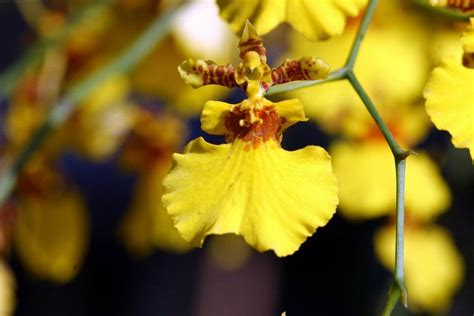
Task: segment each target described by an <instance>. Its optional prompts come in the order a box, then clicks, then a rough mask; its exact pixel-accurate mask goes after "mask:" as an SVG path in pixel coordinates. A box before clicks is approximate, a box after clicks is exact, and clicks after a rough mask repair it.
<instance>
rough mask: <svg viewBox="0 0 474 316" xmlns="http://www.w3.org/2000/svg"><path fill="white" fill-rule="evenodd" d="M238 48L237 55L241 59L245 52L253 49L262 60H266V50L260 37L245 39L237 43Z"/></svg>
mask: <svg viewBox="0 0 474 316" xmlns="http://www.w3.org/2000/svg"><path fill="white" fill-rule="evenodd" d="M239 48H240V54H239V57H240V58H241V59H243V58H244V56H245V54H247V53H248V52H251V51H254V52H256V53H257V54H258V55H259V56H260V58H261V59H262V60H263V61H265V62H266V60H267V51H266V49H265V47H264V46H263V41H262V39H260V38H249V39H248V40H247V41H245V42H241V43H239Z"/></svg>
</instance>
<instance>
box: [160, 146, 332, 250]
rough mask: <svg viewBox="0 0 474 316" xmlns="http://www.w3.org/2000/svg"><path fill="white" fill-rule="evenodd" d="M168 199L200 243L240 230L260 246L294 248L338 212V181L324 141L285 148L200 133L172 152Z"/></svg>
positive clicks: (182, 226) (180, 223) (177, 219)
mask: <svg viewBox="0 0 474 316" xmlns="http://www.w3.org/2000/svg"><path fill="white" fill-rule="evenodd" d="M164 188H165V190H164V192H165V194H164V195H163V202H164V204H165V207H166V208H167V210H168V213H169V214H170V215H171V216H172V217H173V219H174V223H175V226H176V228H177V229H178V231H179V232H180V234H181V235H182V236H183V237H184V238H185V239H186V240H188V241H190V242H191V244H193V245H197V246H200V245H202V243H203V241H204V239H205V237H206V236H207V235H210V234H226V233H234V234H238V235H242V236H243V237H244V238H245V240H246V241H247V243H249V244H250V245H251V246H253V247H254V248H256V249H257V250H258V251H265V250H269V249H272V250H274V251H275V253H276V254H277V255H278V256H286V255H290V254H292V253H294V252H295V251H296V250H297V249H298V248H299V246H300V245H301V244H302V243H303V242H304V241H305V239H306V238H307V237H308V236H311V235H312V234H313V233H314V232H315V230H316V229H317V228H318V227H321V226H324V225H326V223H327V222H328V221H329V219H330V218H331V216H332V215H333V214H334V212H335V208H336V205H337V203H338V199H337V181H336V178H335V176H334V174H333V173H332V170H331V162H330V157H329V155H328V154H327V153H326V152H325V151H324V150H323V149H322V148H320V147H315V146H308V147H306V148H304V149H301V150H297V151H292V152H289V151H285V150H283V149H281V147H280V146H279V144H278V143H276V142H275V141H268V142H265V143H263V144H261V145H260V146H258V147H257V148H256V149H248V146H246V144H244V142H242V141H240V140H236V141H234V143H232V144H224V145H211V144H209V143H207V142H205V141H204V140H203V139H202V138H198V139H196V140H194V141H192V142H191V143H189V145H188V146H187V149H186V151H185V154H175V155H174V167H173V168H172V170H171V171H170V173H169V174H168V176H167V177H166V178H165V180H164Z"/></svg>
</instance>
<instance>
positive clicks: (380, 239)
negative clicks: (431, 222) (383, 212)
mask: <svg viewBox="0 0 474 316" xmlns="http://www.w3.org/2000/svg"><path fill="white" fill-rule="evenodd" d="M374 244H375V252H376V254H377V256H378V257H379V259H380V261H381V262H382V264H383V265H384V266H385V267H387V268H388V269H393V267H394V260H395V229H394V227H393V226H387V227H384V228H382V229H381V230H379V231H378V232H377V233H376V234H375V236H374ZM463 276H464V262H463V259H462V257H461V255H460V253H459V251H458V250H457V249H456V246H455V244H454V241H453V239H452V237H451V235H450V234H449V232H447V231H446V230H445V229H443V228H441V227H438V226H425V227H412V228H410V227H408V228H407V229H406V230H405V284H406V287H407V290H408V297H409V304H408V306H409V307H411V308H413V309H415V310H416V309H421V310H424V311H429V312H432V313H441V314H443V313H444V312H446V311H447V309H448V308H449V306H450V304H451V300H452V297H453V295H454V294H455V293H456V291H457V290H458V289H459V287H460V285H461V284H462V282H463Z"/></svg>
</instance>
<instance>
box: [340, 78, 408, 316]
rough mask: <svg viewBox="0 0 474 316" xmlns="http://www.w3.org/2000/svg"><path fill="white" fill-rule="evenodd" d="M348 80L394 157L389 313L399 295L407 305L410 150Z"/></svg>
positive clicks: (361, 90) (386, 312)
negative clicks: (407, 159) (407, 212)
mask: <svg viewBox="0 0 474 316" xmlns="http://www.w3.org/2000/svg"><path fill="white" fill-rule="evenodd" d="M348 80H349V82H350V83H351V84H352V87H353V88H354V90H355V91H356V92H357V94H358V95H359V97H360V99H361V100H362V102H364V104H365V107H366V108H367V110H368V111H369V113H370V115H371V116H372V118H373V120H374V121H375V123H376V124H377V126H378V127H379V129H380V131H381V132H382V134H383V136H384V138H385V140H386V141H387V143H388V145H389V147H390V150H391V151H392V154H393V156H394V158H395V172H396V179H397V192H396V194H397V198H396V220H397V223H396V242H395V272H394V280H393V284H392V286H391V287H390V290H389V294H388V300H387V304H386V306H385V308H384V311H383V314H382V315H391V312H392V310H393V308H394V307H395V305H396V303H397V301H398V299H399V298H400V297H401V300H402V303H403V305H405V307H407V291H406V288H405V278H404V226H405V220H404V217H405V202H404V196H405V165H406V160H405V159H406V158H407V157H408V156H409V155H410V151H406V150H403V149H402V148H401V147H400V145H399V144H398V143H397V141H396V140H395V138H394V137H393V135H392V133H391V132H390V130H389V128H388V127H387V125H386V124H385V123H384V121H383V119H382V117H381V116H380V114H379V113H378V111H377V109H376V108H375V105H374V104H373V103H372V101H371V100H370V98H369V96H368V95H367V93H366V92H365V90H364V88H363V87H362V86H361V84H360V82H359V81H358V80H357V77H356V76H355V75H354V73H353V72H348Z"/></svg>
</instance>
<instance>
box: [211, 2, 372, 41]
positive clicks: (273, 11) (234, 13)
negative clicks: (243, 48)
mask: <svg viewBox="0 0 474 316" xmlns="http://www.w3.org/2000/svg"><path fill="white" fill-rule="evenodd" d="M217 4H218V6H219V8H220V15H221V17H222V18H223V19H224V20H226V21H227V22H229V24H230V27H231V28H232V30H234V32H236V33H237V34H239V33H241V32H242V30H243V28H244V25H245V21H246V20H247V19H250V20H251V22H252V23H253V24H254V25H255V27H256V29H257V31H258V33H260V34H262V35H263V34H266V33H268V32H270V31H271V30H273V29H274V28H275V27H277V26H278V25H279V24H281V23H283V22H287V23H289V24H290V25H291V26H292V27H293V28H294V29H295V30H297V31H298V32H300V33H301V34H303V35H304V36H305V37H306V38H308V39H310V40H320V39H326V38H328V37H331V36H335V35H340V34H341V33H342V31H343V30H344V27H345V25H346V19H347V18H348V17H354V16H356V15H357V14H359V12H360V10H362V9H363V8H364V7H365V5H366V4H367V0H320V1H313V0H279V1H269V0H257V1H255V0H245V1H238V0H217Z"/></svg>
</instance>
